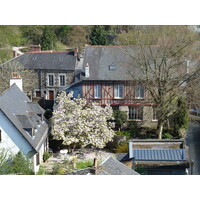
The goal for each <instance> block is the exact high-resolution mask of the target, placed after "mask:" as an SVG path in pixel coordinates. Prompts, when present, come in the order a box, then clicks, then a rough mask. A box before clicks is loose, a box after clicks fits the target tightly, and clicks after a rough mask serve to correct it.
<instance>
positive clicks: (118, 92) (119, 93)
mask: <svg viewBox="0 0 200 200" xmlns="http://www.w3.org/2000/svg"><path fill="white" fill-rule="evenodd" d="M123 92H124V86H123V85H122V84H117V85H115V86H114V98H123Z"/></svg>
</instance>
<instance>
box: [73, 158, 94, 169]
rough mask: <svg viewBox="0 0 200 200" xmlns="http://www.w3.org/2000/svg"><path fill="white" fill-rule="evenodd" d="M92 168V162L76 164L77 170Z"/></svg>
mask: <svg viewBox="0 0 200 200" xmlns="http://www.w3.org/2000/svg"><path fill="white" fill-rule="evenodd" d="M92 166H93V162H92V161H91V160H87V161H80V162H78V163H76V168H77V169H85V168H87V167H92Z"/></svg>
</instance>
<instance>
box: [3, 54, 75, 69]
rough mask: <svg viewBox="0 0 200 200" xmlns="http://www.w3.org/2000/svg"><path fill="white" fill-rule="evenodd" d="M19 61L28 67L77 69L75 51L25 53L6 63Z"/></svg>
mask: <svg viewBox="0 0 200 200" xmlns="http://www.w3.org/2000/svg"><path fill="white" fill-rule="evenodd" d="M13 62H17V63H20V64H22V65H23V66H24V67H25V68H27V69H35V70H36V69H48V70H50V69H57V70H69V71H74V70H75V64H76V57H75V56H74V54H73V52H70V53H69V52H45V53H44V52H40V53H38V52H37V53H25V54H22V55H20V56H18V57H16V58H14V59H12V60H10V61H7V62H6V63H4V64H2V65H5V66H6V64H7V63H11V64H12V63H13Z"/></svg>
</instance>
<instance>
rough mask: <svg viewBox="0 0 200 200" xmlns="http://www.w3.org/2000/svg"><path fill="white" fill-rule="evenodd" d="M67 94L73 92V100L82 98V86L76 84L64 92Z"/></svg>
mask: <svg viewBox="0 0 200 200" xmlns="http://www.w3.org/2000/svg"><path fill="white" fill-rule="evenodd" d="M66 92H67V93H70V92H73V98H81V97H82V85H81V84H77V85H76V86H73V87H71V88H69V89H67V90H66Z"/></svg>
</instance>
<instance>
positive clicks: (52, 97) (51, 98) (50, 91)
mask: <svg viewBox="0 0 200 200" xmlns="http://www.w3.org/2000/svg"><path fill="white" fill-rule="evenodd" d="M49 100H53V101H54V91H53V90H49Z"/></svg>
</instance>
